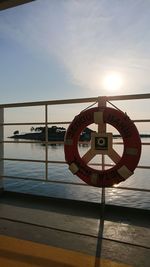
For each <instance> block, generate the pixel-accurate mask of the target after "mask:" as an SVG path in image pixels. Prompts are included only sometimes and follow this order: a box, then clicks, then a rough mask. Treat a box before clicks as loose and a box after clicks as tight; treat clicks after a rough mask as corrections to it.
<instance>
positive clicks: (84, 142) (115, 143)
mask: <svg viewBox="0 0 150 267" xmlns="http://www.w3.org/2000/svg"><path fill="white" fill-rule="evenodd" d="M14 139H15V138H14ZM2 143H4V144H5V143H6V144H7V143H8V144H9V143H10V144H16V143H17V144H36V143H37V144H48V145H64V141H48V142H46V141H42V140H34V141H33V140H32V141H29V140H27V141H20V139H15V141H9V140H4V141H0V144H2ZM78 143H79V145H89V144H90V142H88V141H82V142H78ZM141 144H142V145H150V142H144V143H143V142H142V143H141ZM113 145H123V142H113Z"/></svg>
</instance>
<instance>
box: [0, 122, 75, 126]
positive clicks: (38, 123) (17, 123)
mask: <svg viewBox="0 0 150 267" xmlns="http://www.w3.org/2000/svg"><path fill="white" fill-rule="evenodd" d="M70 123H71V121H53V122H47V124H70ZM41 124H42V125H45V122H10V123H9V122H8V123H0V126H15V125H16V126H17V125H41Z"/></svg>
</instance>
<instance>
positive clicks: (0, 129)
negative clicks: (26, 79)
mask: <svg viewBox="0 0 150 267" xmlns="http://www.w3.org/2000/svg"><path fill="white" fill-rule="evenodd" d="M104 98H105V101H106V103H107V105H112V106H114V107H116V104H114V101H115V103H116V101H119V103H120V101H123V102H125V101H127V100H130V101H134V100H140V101H143V100H149V99H150V94H137V95H120V96H107V97H93V98H81V99H80V98H79V99H66V100H51V101H39V102H25V103H11V104H2V105H0V177H1V179H0V182H1V183H0V187H1V188H2V187H3V184H2V180H3V179H5V178H12V179H14V178H15V179H16V178H17V179H20V180H22V179H26V178H25V177H15V176H10V175H4V162H5V161H17V162H31V163H33V162H38V163H43V164H45V175H44V179H36V178H32V177H31V179H30V180H34V181H36V180H37V181H40V180H41V181H43V180H44V181H46V182H49V183H51V182H52V183H56V184H58V183H60V184H61V183H63V184H70V185H72V184H73V185H77V186H78V185H80V186H85V185H86V184H85V183H82V182H69V181H58V180H56V181H55V180H53V181H51V180H49V179H48V172H49V170H48V164H49V163H54V164H66V162H65V161H62V160H57V159H56V160H49V158H48V149H49V145H52V144H56V143H57V144H63V142H61V141H58V142H56V141H49V138H48V126H49V125H68V124H69V123H70V122H71V120H56V121H52V120H49V116H48V114H49V111H48V108H49V107H52V108H53V107H54V106H56V105H57V106H61V105H63V107H64V109H65V107H66V106H67V105H76V104H78V105H79V104H80V105H83V104H84V105H85V104H88V105H90V106H92V105H97V104H98V102H99V101H100V100H101V99H104ZM91 103H92V105H91ZM24 107H25V108H29V107H44V120H43V121H37V122H35V121H34V120H33V121H30V122H29V121H24V122H22V121H19V122H10V121H8V122H7V121H5V119H4V114H5V111H6V110H8V109H9V110H10V109H13V108H24ZM81 109H82V108H81V107H80V111H81ZM76 114H78V112H76ZM72 119H73V118H72ZM133 121H134V122H135V123H136V124H138V123H146V124H148V123H149V122H150V119H149V118H136V119H133ZM31 125H32V126H34V125H36V126H39V125H40V126H41V125H42V126H43V127H45V140H44V141H37V140H32V141H30V140H28V141H27V140H26V141H24V140H18V141H17V143H19V144H21V143H22V144H23V143H26V144H27V143H29V144H30V143H41V144H43V145H44V147H45V159H43V160H41V159H26V158H12V157H4V147H5V145H6V144H11V143H16V140H5V138H4V129H5V127H10V126H31ZM114 144H117V145H119V144H122V143H121V142H117V143H115V142H114ZM149 145H150V142H144V143H142V146H149ZM107 166H109V164H107ZM137 168H139V169H140V168H141V169H147V170H149V169H150V166H149V165H139V166H138V167H137ZM28 180H29V178H28ZM119 189H125V190H135V191H143V192H150V189H148V188H135V187H123V186H117V190H119Z"/></svg>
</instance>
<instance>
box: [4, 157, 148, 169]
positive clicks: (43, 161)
mask: <svg viewBox="0 0 150 267" xmlns="http://www.w3.org/2000/svg"><path fill="white" fill-rule="evenodd" d="M1 160H4V161H6V160H8V161H24V162H40V163H46V162H47V163H53V164H55V163H57V164H67V163H66V161H61V160H47V161H45V160H32V159H17V158H2V159H1ZM89 165H91V166H102V164H99V163H91V164H89ZM105 166H106V167H113V166H114V165H112V164H105ZM137 168H138V169H150V166H144V165H138V166H137Z"/></svg>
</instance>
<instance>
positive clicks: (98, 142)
mask: <svg viewBox="0 0 150 267" xmlns="http://www.w3.org/2000/svg"><path fill="white" fill-rule="evenodd" d="M92 123H96V124H101V123H104V124H105V123H108V124H110V125H112V126H113V127H115V128H116V129H117V130H118V132H119V133H120V135H121V137H122V139H123V144H124V149H123V154H122V157H120V156H119V155H118V154H117V152H115V151H114V150H113V147H112V133H102V134H99V133H93V135H92V139H91V149H90V150H89V151H88V153H87V155H85V156H83V157H81V156H80V155H79V151H78V141H79V138H80V134H81V133H82V132H83V130H84V129H85V128H86V127H87V126H88V125H90V124H92ZM64 152H65V159H66V162H67V163H68V165H69V169H70V170H71V172H72V173H73V174H76V175H77V176H78V177H80V178H81V179H82V180H83V181H84V182H86V183H87V184H89V185H92V186H96V187H110V186H112V185H114V184H118V183H120V182H121V181H124V180H126V179H127V178H128V177H130V176H131V175H132V174H133V173H134V170H135V168H136V167H137V164H138V162H139V159H140V155H141V140H140V136H139V133H138V130H137V128H136V126H135V124H134V123H133V122H132V121H131V119H130V118H129V117H128V116H127V115H126V114H125V113H123V112H122V111H119V110H116V109H114V108H109V107H96V108H91V109H88V110H86V111H83V112H81V113H80V114H79V115H77V116H76V117H75V118H74V120H73V121H72V123H71V124H70V125H69V127H68V130H67V132H66V135H65V141H64ZM96 154H104V155H105V154H106V155H108V156H109V157H110V158H111V159H112V160H113V161H114V163H115V165H114V166H113V167H112V168H110V169H106V170H96V169H93V168H92V167H91V166H89V165H87V162H88V161H90V159H92V157H94V156H95V155H96ZM87 158H88V159H87Z"/></svg>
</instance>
